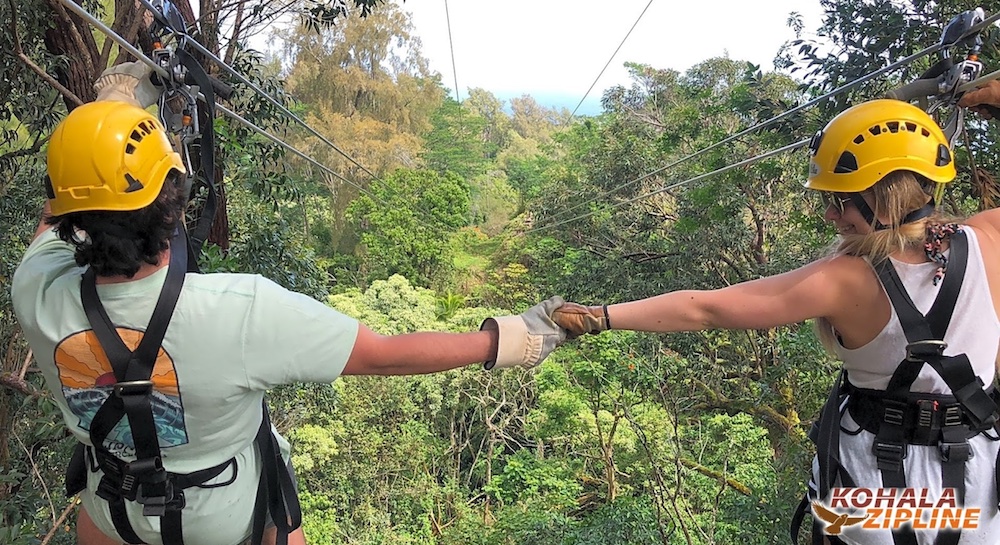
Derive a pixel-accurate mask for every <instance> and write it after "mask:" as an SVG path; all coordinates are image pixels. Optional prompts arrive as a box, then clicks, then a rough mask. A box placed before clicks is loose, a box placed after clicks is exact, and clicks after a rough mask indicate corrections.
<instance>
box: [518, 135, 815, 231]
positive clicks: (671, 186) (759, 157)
mask: <svg viewBox="0 0 1000 545" xmlns="http://www.w3.org/2000/svg"><path fill="white" fill-rule="evenodd" d="M808 143H809V139H808V138H806V139H804V140H799V141H798V142H795V143H794V144H789V145H787V146H784V147H781V148H778V149H775V150H771V151H768V152H764V153H762V154H760V155H757V156H755V157H751V158H749V159H744V160H743V161H740V162H739V163H733V164H731V165H726V166H724V167H721V168H717V169H715V170H713V171H711V172H706V173H704V174H699V175H698V176H695V177H694V178H688V179H687V180H684V181H681V182H675V183H672V184H669V185H665V186H663V187H661V188H659V189H656V190H654V191H650V192H649V193H645V194H643V195H639V196H638V197H633V198H631V199H628V200H625V201H622V202H618V203H615V204H613V205H610V206H607V207H605V208H602V209H601V210H600V211H609V210H614V209H616V208H620V207H622V206H625V205H626V204H632V203H634V202H637V201H641V200H644V199H648V198H649V197H652V196H653V195H658V194H660V193H663V192H664V191H670V190H671V189H675V188H678V187H681V186H683V185H686V184H689V183H692V182H697V181H699V180H703V179H705V178H708V177H711V176H715V175H716V174H721V173H723V172H726V171H729V170H732V169H734V168H738V167H743V166H747V165H752V164H754V163H756V162H757V161H761V160H764V159H767V158H770V157H773V156H775V155H779V154H781V153H785V152H786V151H793V150H797V149H799V148H801V147H803V146H805V145H806V144H808ZM597 212H598V210H592V211H590V212H587V213H586V214H581V215H580V216H577V217H575V218H570V219H568V220H564V221H560V222H557V223H552V224H549V225H543V226H541V227H538V228H535V229H531V230H529V231H526V232H525V234H527V233H535V232H539V231H544V230H546V229H550V228H552V227H558V226H560V225H564V224H567V223H570V222H574V221H577V220H581V219H584V218H588V217H590V216H593V215H594V214H596V213H597Z"/></svg>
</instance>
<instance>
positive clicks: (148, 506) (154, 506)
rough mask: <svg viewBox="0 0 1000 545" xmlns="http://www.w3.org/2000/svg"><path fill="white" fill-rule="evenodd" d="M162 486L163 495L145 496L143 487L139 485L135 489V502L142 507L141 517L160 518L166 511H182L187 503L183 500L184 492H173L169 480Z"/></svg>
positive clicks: (171, 483)
mask: <svg viewBox="0 0 1000 545" xmlns="http://www.w3.org/2000/svg"><path fill="white" fill-rule="evenodd" d="M163 484H164V488H163V493H162V494H155V495H151V496H147V495H145V494H144V493H143V489H144V488H145V485H140V486H139V488H138V489H136V493H135V502H136V503H138V504H139V505H142V516H144V517H162V516H163V515H165V514H166V512H167V511H177V510H180V509H184V506H185V505H186V504H187V501H186V500H185V499H184V491H183V490H177V491H176V492H174V485H173V482H172V481H171V480H170V479H167V481H166V482H165V483H163Z"/></svg>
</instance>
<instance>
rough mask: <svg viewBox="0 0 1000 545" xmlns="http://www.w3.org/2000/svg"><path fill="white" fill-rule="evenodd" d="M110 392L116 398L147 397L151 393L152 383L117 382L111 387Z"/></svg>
mask: <svg viewBox="0 0 1000 545" xmlns="http://www.w3.org/2000/svg"><path fill="white" fill-rule="evenodd" d="M112 391H113V392H114V394H115V395H116V396H118V397H125V396H133V395H148V394H149V393H150V392H152V391H153V381H151V380H130V381H127V382H118V383H116V384H115V385H114V386H113V387H112Z"/></svg>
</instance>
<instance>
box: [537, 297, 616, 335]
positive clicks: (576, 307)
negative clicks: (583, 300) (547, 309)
mask: <svg viewBox="0 0 1000 545" xmlns="http://www.w3.org/2000/svg"><path fill="white" fill-rule="evenodd" d="M552 320H553V321H555V323H557V324H559V327H561V328H563V329H565V330H566V331H567V333H568V334H569V335H568V336H569V338H570V339H575V338H577V337H579V336H580V335H583V334H584V333H600V332H602V331H607V330H609V329H611V322H610V320H608V306H607V305H602V306H599V307H585V306H583V305H580V304H577V303H566V304H564V305H563V306H561V307H559V308H557V309H556V310H555V312H553V313H552Z"/></svg>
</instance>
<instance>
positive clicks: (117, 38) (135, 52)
mask: <svg viewBox="0 0 1000 545" xmlns="http://www.w3.org/2000/svg"><path fill="white" fill-rule="evenodd" d="M60 2H62V4H63V5H65V6H66V7H67V8H69V9H70V10H71V11H72V12H73V13H75V14H77V15H79V16H80V17H82V18H83V19H84V20H86V21H87V22H88V23H90V24H91V25H93V26H94V27H95V28H97V29H98V30H100V31H101V32H103V33H104V34H105V35H106V36H107V37H108V38H109V39H111V40H113V41H114V42H115V43H117V44H118V46H119V47H121V48H122V49H124V50H126V51H128V52H129V53H131V54H132V56H133V57H135V58H136V59H138V60H139V61H141V62H142V63H143V64H145V65H147V66H149V67H150V68H152V69H153V71H154V72H156V73H157V74H158V75H159V76H161V77H163V78H165V79H167V78H169V76H170V75H169V74H168V73H167V71H166V69H164V68H163V67H162V66H160V65H159V64H157V63H156V62H154V61H153V60H152V59H150V58H149V57H147V56H146V54H145V53H143V52H142V51H140V50H139V49H138V48H136V47H135V46H133V45H132V44H130V43H129V42H128V40H126V39H125V38H123V37H121V35H119V34H118V33H117V32H115V31H114V30H112V29H111V28H109V27H108V26H107V25H105V24H104V23H103V22H102V21H101V20H100V19H98V18H96V17H94V16H93V15H91V14H90V13H89V12H88V11H87V10H85V9H83V8H82V7H81V6H79V5H78V4H76V3H75V2H73V1H72V0H60ZM189 41H193V40H190V39H189ZM198 97H199V98H201V99H202V100H204V98H205V96H204V95H202V94H201V93H198ZM215 107H216V108H219V109H220V110H222V111H223V112H225V113H226V114H228V115H230V116H232V117H233V118H234V119H236V120H237V121H240V122H241V123H243V124H245V125H246V126H248V127H249V128H251V129H255V130H256V131H257V132H259V133H261V134H262V135H264V136H265V137H267V138H269V139H271V140H273V141H274V142H275V143H277V144H279V145H281V146H282V147H284V148H285V149H287V150H289V151H291V152H292V153H295V154H296V155H298V156H300V157H302V158H303V159H306V160H307V161H309V162H311V163H312V164H314V165H317V166H318V167H320V168H321V169H323V170H324V171H326V172H329V173H330V174H332V175H333V176H336V177H337V178H339V179H340V180H342V181H344V182H345V183H347V184H350V185H352V186H354V187H356V188H357V189H358V190H359V191H361V192H362V193H364V194H365V195H367V196H369V197H371V198H372V199H373V200H375V201H376V202H379V204H382V205H383V206H386V204H385V203H382V202H381V201H378V199H376V197H375V196H374V195H372V194H371V193H370V192H368V190H366V189H365V188H363V187H361V186H360V185H358V184H356V183H354V182H352V181H350V180H348V179H347V178H345V177H344V176H342V175H340V174H337V173H336V172H334V171H333V170H331V169H330V168H328V167H326V166H323V165H322V164H320V163H319V162H318V161H316V160H315V159H313V158H311V157H308V156H306V155H305V154H304V153H302V152H301V151H299V150H297V149H295V148H294V147H292V146H291V145H289V144H286V143H284V142H280V141H279V139H278V138H277V137H274V136H272V135H270V134H268V133H267V132H266V131H264V130H263V129H261V128H259V127H257V126H256V125H254V124H253V123H251V122H249V121H247V120H246V119H243V118H242V117H240V116H239V115H237V114H236V113H234V112H232V111H231V110H229V109H228V108H226V107H225V106H223V105H221V104H218V103H216V104H215Z"/></svg>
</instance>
